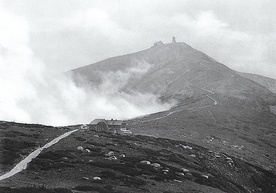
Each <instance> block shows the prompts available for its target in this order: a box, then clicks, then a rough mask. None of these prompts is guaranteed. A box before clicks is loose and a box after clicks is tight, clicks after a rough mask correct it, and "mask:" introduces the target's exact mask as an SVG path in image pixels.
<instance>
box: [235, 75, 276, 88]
mask: <svg viewBox="0 0 276 193" xmlns="http://www.w3.org/2000/svg"><path fill="white" fill-rule="evenodd" d="M239 74H240V75H241V76H243V77H245V78H248V79H250V80H253V81H255V82H257V83H259V84H260V85H263V86H265V87H266V88H267V89H268V90H270V91H271V92H273V93H276V80H275V79H273V78H268V77H265V76H261V75H257V74H250V73H239Z"/></svg>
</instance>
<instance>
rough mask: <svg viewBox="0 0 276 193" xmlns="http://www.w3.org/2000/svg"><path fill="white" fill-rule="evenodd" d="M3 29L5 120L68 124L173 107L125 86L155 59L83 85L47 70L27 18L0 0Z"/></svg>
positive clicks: (0, 66) (0, 113)
mask: <svg viewBox="0 0 276 193" xmlns="http://www.w3.org/2000/svg"><path fill="white" fill-rule="evenodd" d="M0 29H1V30H0V74H1V76H0V90H1V95H0V119H1V120H7V121H18V122H28V123H43V124H51V125H67V124H76V123H88V122H90V121H91V120H93V119H95V118H117V119H128V118H132V117H136V116H141V115H144V114H149V113H154V112H157V111H162V110H166V109H168V108H170V107H171V104H162V103H161V102H160V100H159V99H158V96H154V95H152V94H141V93H135V92H133V91H129V92H123V91H122V88H123V87H124V86H125V84H126V83H127V82H128V81H129V80H130V79H131V78H133V77H135V78H139V77H141V76H142V75H143V74H144V73H146V72H147V71H148V70H149V69H150V68H151V67H152V65H151V64H148V63H145V62H140V61H134V65H132V67H131V68H128V69H125V70H122V71H115V72H107V73H104V74H102V77H103V81H102V83H101V84H99V85H97V86H93V87H91V85H89V84H87V83H86V82H82V83H83V84H82V86H81V87H80V86H77V85H76V84H75V82H74V81H72V78H71V76H70V75H63V74H59V75H57V76H53V75H51V74H50V73H49V70H48V69H47V68H46V67H45V65H44V64H43V62H41V61H40V60H39V59H38V58H37V57H36V56H35V54H34V53H33V51H32V49H31V48H30V47H29V27H28V23H27V22H26V21H25V20H24V19H23V18H20V17H16V16H15V15H12V14H10V13H9V12H6V11H5V10H3V9H1V6H0ZM2 29H5V30H2Z"/></svg>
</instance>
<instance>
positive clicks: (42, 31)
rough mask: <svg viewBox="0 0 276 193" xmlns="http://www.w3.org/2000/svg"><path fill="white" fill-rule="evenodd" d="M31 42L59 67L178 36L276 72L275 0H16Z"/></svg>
mask: <svg viewBox="0 0 276 193" xmlns="http://www.w3.org/2000/svg"><path fill="white" fill-rule="evenodd" d="M3 2H5V3H4V4H5V7H6V8H7V9H9V10H11V11H12V12H13V13H16V15H18V16H23V17H26V18H27V20H28V22H29V24H30V47H31V48H32V50H33V51H34V52H35V53H36V56H38V57H39V58H40V59H41V60H42V61H44V62H45V63H46V64H47V66H49V67H50V69H51V70H52V71H53V72H56V71H59V72H61V71H67V70H70V69H73V68H77V67H79V66H81V65H88V64H91V63H94V62H97V61H100V60H103V59H106V58H108V57H112V56H116V55H122V54H126V53H131V52H136V51H139V50H143V49H145V48H148V47H150V46H151V45H153V43H154V42H156V41H160V40H162V41H163V42H170V41H171V38H172V36H175V37H176V40H177V41H183V42H186V43H187V44H189V45H191V46H192V47H194V48H196V49H198V50H201V51H203V52H205V53H206V54H208V55H210V56H211V57H213V58H214V59H216V60H218V61H219V62H222V63H224V64H226V65H227V66H229V67H231V68H233V69H234V70H240V71H245V72H252V73H260V74H262V75H265V76H269V77H273V78H276V65H275V63H276V58H275V54H274V53H275V52H276V43H275V42H276V33H275V31H276V15H275V6H276V1H273V0H266V1H260V0H243V1H238V0H228V1H227V0H225V1H221V0H212V1H206V0H197V1H194V0H174V1H173V2H172V1H169V0H162V1H160V0H152V1H146V0H139V1H133V0H123V1H114V0H105V1H101V0H93V1H91V0H82V2H81V3H80V2H79V1H77V0H71V1H70V2H68V1H67V0H56V1H47V2H43V3H41V2H40V1H37V0H13V1H7V0H3Z"/></svg>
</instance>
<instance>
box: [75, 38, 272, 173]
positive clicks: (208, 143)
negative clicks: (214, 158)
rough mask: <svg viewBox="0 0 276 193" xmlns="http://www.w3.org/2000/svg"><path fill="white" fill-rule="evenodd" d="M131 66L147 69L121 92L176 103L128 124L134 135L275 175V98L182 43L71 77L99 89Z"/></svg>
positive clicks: (102, 64) (109, 62)
mask: <svg viewBox="0 0 276 193" xmlns="http://www.w3.org/2000/svg"><path fill="white" fill-rule="evenodd" d="M134 59H135V60H134ZM133 61H141V62H142V64H144V65H145V66H147V65H149V66H150V68H148V70H147V71H146V72H145V73H144V74H142V75H141V76H137V77H131V79H130V80H128V81H127V83H126V84H125V85H124V86H123V87H122V88H121V91H122V92H131V91H132V90H134V91H135V92H140V93H152V94H154V95H157V96H159V97H160V99H161V100H162V101H169V100H171V99H174V100H176V101H178V103H177V104H176V105H175V106H174V107H173V108H171V109H169V110H167V111H163V112H156V113H154V114H150V115H145V116H142V117H138V118H134V119H131V120H129V121H128V124H129V127H130V128H132V129H133V130H134V131H135V132H136V133H139V134H147V135H153V136H157V137H166V138H171V139H177V140H187V141H190V142H193V143H197V144H199V145H202V146H205V147H208V148H213V149H224V150H225V151H226V153H230V154H232V155H235V156H239V157H243V159H247V160H248V161H249V162H252V163H255V164H257V165H261V166H262V167H265V168H268V169H269V170H275V169H276V167H275V165H276V163H275V160H276V153H274V152H276V151H275V147H276V131H275V129H274V128H275V126H276V114H275V111H274V109H275V107H276V94H275V93H273V92H271V91H270V90H269V89H268V88H267V87H266V86H265V85H262V84H260V83H258V82H256V81H254V80H253V79H250V78H247V77H244V76H243V75H242V74H239V73H238V72H236V71H234V70H232V69H230V68H229V67H227V66H226V65H224V64H221V63H219V62H217V61H216V60H214V59H213V58H211V57H209V56H208V55H206V54H204V53H203V52H200V51H198V50H196V49H194V48H192V47H191V46H188V45H187V44H185V43H171V44H164V45H162V44H161V45H157V46H153V47H151V48H149V49H146V50H143V51H140V52H137V53H133V54H128V55H126V56H119V57H115V58H110V59H108V60H104V61H100V62H98V63H96V64H92V65H89V66H86V67H82V68H81V70H78V69H75V70H73V74H75V75H77V76H82V77H85V78H86V79H87V81H88V82H89V83H91V84H94V85H98V84H100V83H101V81H103V79H102V77H101V75H103V76H104V74H105V73H108V72H110V71H113V72H117V71H124V70H126V69H128V68H132V67H135V66H137V63H135V62H133ZM138 63H139V62H138ZM142 67H143V65H142ZM223 141H225V143H224V142H223ZM240 146H242V147H243V148H241V149H238V148H235V147H240ZM265 155H269V157H266V156H265Z"/></svg>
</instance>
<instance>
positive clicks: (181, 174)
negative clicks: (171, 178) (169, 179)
mask: <svg viewBox="0 0 276 193" xmlns="http://www.w3.org/2000/svg"><path fill="white" fill-rule="evenodd" d="M176 174H177V175H179V176H185V174H184V173H182V172H176Z"/></svg>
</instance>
